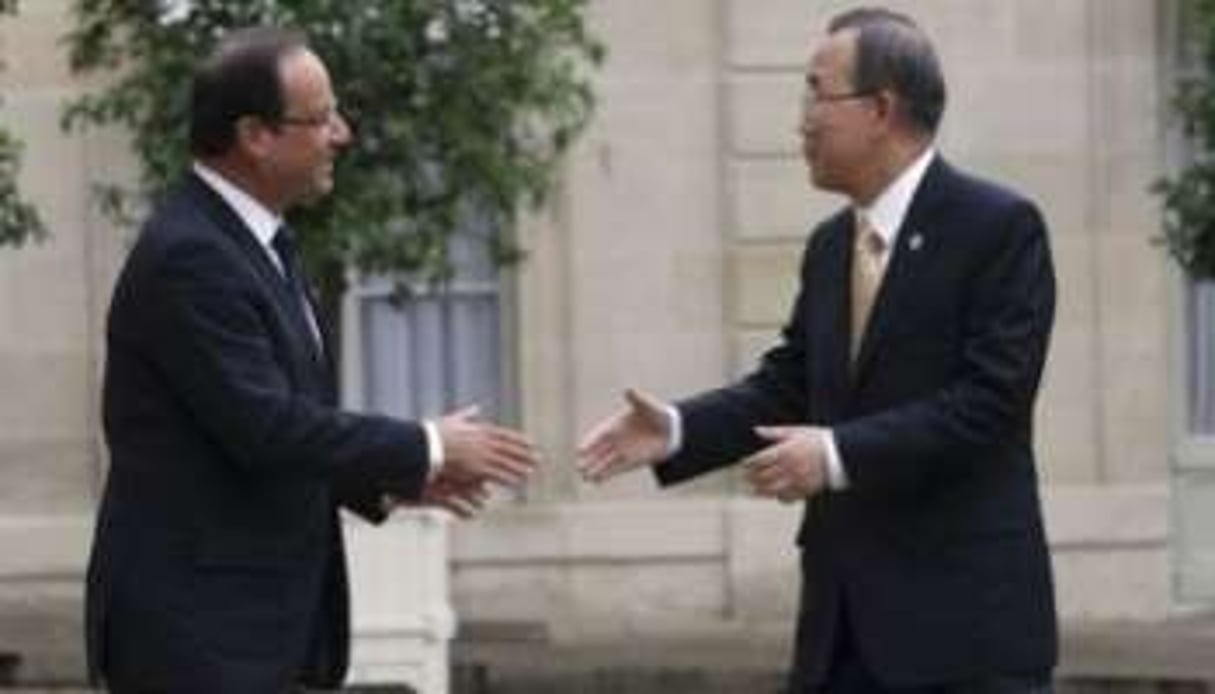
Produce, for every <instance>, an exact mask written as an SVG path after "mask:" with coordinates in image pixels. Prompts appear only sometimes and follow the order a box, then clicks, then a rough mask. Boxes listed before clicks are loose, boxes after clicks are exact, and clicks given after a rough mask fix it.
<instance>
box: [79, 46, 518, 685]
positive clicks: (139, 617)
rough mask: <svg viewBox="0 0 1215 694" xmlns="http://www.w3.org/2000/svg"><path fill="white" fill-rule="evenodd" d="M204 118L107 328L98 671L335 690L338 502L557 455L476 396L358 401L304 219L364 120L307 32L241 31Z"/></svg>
mask: <svg viewBox="0 0 1215 694" xmlns="http://www.w3.org/2000/svg"><path fill="white" fill-rule="evenodd" d="M190 119H191V120H190V146H191V151H192V153H193V155H194V164H193V166H192V170H191V171H190V172H189V173H188V174H187V175H186V176H185V177H184V180H183V181H182V183H181V184H180V185H179V186H178V187H177V188H176V189H175V190H174V191H172V192H171V193H170V194H169V195H168V196H167V197H166V198H165V199H164V200H163V201H162V202H161V203H160V204H159V205H158V206H157V208H156V209H155V210H154V211H153V213H152V215H151V217H150V219H149V221H148V222H147V223H146V224H145V225H144V228H143V230H142V232H141V234H140V237H139V240H138V242H137V243H136V245H135V247H134V248H133V249H132V251H131V253H130V256H129V257H128V258H127V261H126V264H125V266H124V268H123V271H122V274H121V276H120V277H119V280H118V284H117V286H116V288H115V290H114V296H113V300H112V304H111V309H110V314H109V322H108V325H107V355H106V368H105V385H104V393H103V399H104V410H105V412H104V418H105V434H106V441H107V443H108V445H109V450H110V469H109V476H108V479H107V482H106V487H105V492H104V496H103V499H102V503H101V508H100V510H99V512H98V518H97V526H96V535H95V539H94V544H93V551H92V557H91V559H90V564H89V571H88V586H87V599H86V611H87V615H86V622H87V624H86V628H87V637H88V654H89V666H90V674H91V676H92V677H93V678H94V679H104V680H105V682H106V684H107V685H108V686H109V688H110V690H111V691H114V692H117V693H119V694H122V693H126V692H173V693H174V694H180V693H183V692H198V693H200V694H202V693H204V692H205V693H207V694H214V693H216V692H224V693H225V694H237V693H249V694H267V693H269V692H284V691H295V690H297V689H298V688H300V687H303V686H307V687H321V688H331V687H336V686H338V685H339V684H340V682H341V680H342V677H343V674H344V672H345V669H346V664H347V650H348V634H349V626H348V615H347V613H348V609H347V585H346V574H345V570H346V569H345V556H344V551H343V546H342V535H341V528H340V524H339V518H338V512H337V509H338V507H339V506H342V507H346V508H348V509H350V510H352V511H354V512H356V513H359V514H360V515H363V516H365V517H367V518H369V519H371V520H376V521H378V520H381V519H383V518H384V517H385V515H386V514H387V513H388V511H390V510H391V506H392V504H394V503H396V502H398V501H416V502H421V503H432V504H437V505H442V506H445V507H447V508H450V509H452V510H454V511H456V512H458V513H461V514H471V513H473V512H475V511H476V510H477V509H478V508H479V507H480V505H481V504H482V503H483V501H484V500H485V493H486V489H485V485H486V484H488V483H498V484H504V485H511V486H516V485H520V484H522V483H523V482H524V481H525V480H526V478H527V477H528V475H529V474H530V472H531V471H532V469H533V468H534V466H535V462H536V461H535V455H534V452H533V449H532V446H531V444H530V443H529V442H528V441H527V440H526V439H525V438H523V436H522V435H520V434H518V433H516V432H513V431H510V430H507V429H503V428H499V427H497V426H494V425H491V424H488V423H484V422H481V421H478V420H477V419H476V418H475V416H474V414H473V413H472V412H470V411H462V412H458V413H454V414H450V415H448V416H446V417H443V418H441V419H439V420H436V421H427V422H406V421H399V420H394V419H390V418H387V417H379V416H371V415H356V414H353V413H348V412H342V411H340V410H338V409H337V395H336V386H335V379H334V365H333V364H332V363H331V362H330V359H331V356H332V354H333V352H332V347H331V345H330V344H329V343H328V342H327V340H326V337H325V334H324V330H323V326H322V325H321V322H320V321H318V320H317V316H316V314H315V313H314V310H313V304H312V301H311V297H310V294H309V292H308V288H307V283H306V281H305V280H304V278H303V277H302V275H301V273H300V271H299V263H298V259H297V257H296V252H295V248H294V242H293V239H292V236H291V231H290V229H289V228H288V227H287V226H286V225H285V224H284V221H283V215H284V213H285V212H286V211H287V210H288V209H289V208H291V207H292V206H295V205H298V204H304V203H307V202H310V201H313V200H316V199H317V198H320V197H321V196H323V195H325V194H327V193H328V192H330V189H331V188H332V187H333V162H334V157H335V156H336V155H337V153H338V151H339V150H340V149H341V148H342V147H343V146H345V145H346V144H347V143H349V141H350V138H351V133H350V129H349V128H348V126H347V124H346V122H345V121H344V120H343V119H342V116H341V115H340V114H339V113H338V111H337V105H336V100H335V98H334V95H333V91H332V87H331V85H330V81H329V76H328V73H327V71H326V69H325V66H324V64H323V63H322V62H321V60H320V59H319V58H318V57H317V56H316V55H315V54H314V53H313V52H312V51H311V50H309V49H308V47H307V45H306V43H305V42H304V40H303V38H302V37H300V36H298V35H296V34H293V33H289V32H284V31H279V30H275V29H249V30H243V31H238V32H234V33H232V34H230V35H228V36H227V37H226V38H224V40H223V41H222V42H221V43H220V45H219V46H218V48H217V49H216V51H215V52H214V53H213V54H212V55H211V56H210V57H209V58H208V59H207V60H206V61H205V62H204V63H203V64H202V65H201V66H200V68H199V69H198V71H197V73H196V76H195V80H194V85H193V94H192V103H191V112H190Z"/></svg>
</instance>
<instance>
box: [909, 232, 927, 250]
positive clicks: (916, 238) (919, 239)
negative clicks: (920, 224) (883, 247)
mask: <svg viewBox="0 0 1215 694" xmlns="http://www.w3.org/2000/svg"><path fill="white" fill-rule="evenodd" d="M907 247H908V248H910V249H911V250H913V251H918V250H920V249H921V248H923V247H924V235H923V234H912V235H911V238H910V239H907Z"/></svg>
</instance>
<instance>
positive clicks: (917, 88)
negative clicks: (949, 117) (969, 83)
mask: <svg viewBox="0 0 1215 694" xmlns="http://www.w3.org/2000/svg"><path fill="white" fill-rule="evenodd" d="M847 29H853V30H856V32H857V39H856V64H855V66H854V70H855V72H854V74H853V75H852V86H853V88H854V89H855V90H856V91H858V92H876V91H879V90H882V89H890V90H892V91H893V92H894V93H895V95H897V96H898V97H899V101H900V103H901V104H902V111H903V116H904V117H905V118H906V120H907V122H908V123H909V124H910V125H911V126H912V127H914V128H916V129H917V130H919V131H920V132H922V133H925V134H928V135H932V134H934V133H936V131H937V127H938V126H939V125H940V123H941V115H942V114H943V113H944V112H945V77H944V76H943V75H942V73H941V64H940V61H939V60H937V53H936V50H935V49H934V48H933V47H932V42H931V41H929V40H928V36H927V34H925V33H924V32H923V31H922V30H921V29H920V27H919V26H917V25H916V23H915V22H914V21H912V19H911V18H910V17H908V16H907V15H904V14H900V13H898V12H894V11H892V10H887V9H884V8H879V7H862V8H859V9H855V10H849V11H847V12H843V13H841V14H839V15H836V16H835V17H834V18H833V19H832V20H831V23H830V24H829V25H828V31H829V32H830V33H832V34H834V33H836V32H839V31H844V30H847Z"/></svg>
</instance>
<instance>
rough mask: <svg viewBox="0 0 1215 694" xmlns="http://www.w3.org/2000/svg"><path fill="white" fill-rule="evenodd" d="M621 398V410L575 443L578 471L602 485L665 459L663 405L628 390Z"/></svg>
mask: <svg viewBox="0 0 1215 694" xmlns="http://www.w3.org/2000/svg"><path fill="white" fill-rule="evenodd" d="M624 399H625V403H626V405H625V407H624V408H623V409H621V410H619V411H617V412H616V413H614V414H612V415H611V416H609V417H608V418H606V419H604V420H603V421H601V422H599V423H597V424H596V425H595V426H593V427H592V428H591V430H590V431H589V432H588V433H587V434H586V435H585V436H584V437H583V438H582V441H581V443H579V445H578V469H579V471H580V472H581V473H582V476H583V478H584V479H587V480H589V481H591V482H602V481H604V480H607V479H609V478H612V477H615V476H617V475H620V474H622V473H625V472H628V471H630V470H635V469H637V468H640V467H645V466H649V465H654V464H656V463H658V462H659V461H660V460H662V459H663V458H664V457H665V456H666V452H667V443H668V441H669V440H670V437H671V422H670V417H669V416H668V414H667V411H666V406H665V404H664V403H663V402H662V401H660V400H658V399H657V398H654V397H653V396H650V395H647V394H645V393H642V392H640V391H638V390H634V389H632V388H629V389H628V390H626V391H625V392H624Z"/></svg>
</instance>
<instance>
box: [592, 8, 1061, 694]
mask: <svg viewBox="0 0 1215 694" xmlns="http://www.w3.org/2000/svg"><path fill="white" fill-rule="evenodd" d="M944 105H945V83H944V79H943V77H942V74H941V71H940V67H939V65H938V61H937V57H936V54H935V51H934V50H933V48H932V45H931V43H930V42H929V40H928V38H927V37H926V36H925V34H924V33H923V32H922V31H921V30H920V29H919V28H918V27H917V26H916V25H915V24H914V23H913V22H912V21H911V20H910V19H909V18H907V17H905V16H903V15H901V14H897V13H894V12H890V11H887V10H882V9H860V10H853V11H849V12H845V13H843V14H841V15H839V16H837V17H836V18H835V19H833V20H832V22H831V23H830V26H829V30H828V33H827V35H826V37H824V38H823V39H822V41H821V42H820V43H819V45H818V47H817V49H816V50H815V51H814V52H813V54H812V56H811V58H810V62H809V68H808V70H807V73H806V96H805V102H804V105H803V108H804V111H803V113H802V122H801V126H800V128H799V132H800V135H801V145H802V148H801V149H802V154H803V156H804V158H805V161H806V164H807V168H808V169H809V173H810V180H811V182H812V183H813V185H815V186H817V187H819V188H822V189H825V190H830V191H834V192H838V193H841V194H842V195H844V196H845V197H847V198H848V203H849V204H848V206H847V207H846V208H845V209H844V210H841V211H840V212H839V213H837V214H836V215H834V216H833V217H831V218H830V219H827V220H826V221H824V222H823V223H822V224H820V225H819V226H818V227H817V228H816V229H815V230H814V231H813V232H812V233H811V235H810V239H809V241H808V243H807V246H806V250H805V253H804V256H803V260H802V267H801V288H800V292H799V294H798V297H797V299H796V302H795V303H794V305H793V307H792V312H791V314H790V317H789V320H788V322H787V324H786V326H785V329H784V332H783V336H782V340H781V341H780V343H779V344H777V345H776V346H775V347H774V348H772V349H771V350H770V351H768V352H767V354H765V356H764V357H763V359H762V361H761V363H760V364H759V366H758V368H757V369H756V370H755V371H754V372H753V373H752V374H750V375H749V376H747V377H746V378H744V379H743V380H741V381H740V382H738V383H735V384H733V385H730V386H727V387H724V388H720V389H717V390H713V391H709V392H706V393H703V394H700V395H697V396H695V397H692V398H689V399H686V400H683V401H680V402H678V403H676V404H674V405H669V404H667V403H663V402H661V401H658V400H655V399H654V398H652V397H650V396H648V395H645V394H643V393H640V392H637V391H629V392H628V393H627V394H626V395H627V400H628V402H627V404H626V407H625V408H624V409H622V410H621V411H619V412H617V413H615V414H614V415H612V416H611V417H609V418H608V419H606V420H604V421H603V422H601V423H599V424H598V425H597V426H596V427H595V428H593V429H592V430H591V432H590V433H589V434H588V435H587V436H586V437H585V438H584V440H583V442H582V445H581V447H580V458H581V460H580V465H581V467H582V470H583V473H584V475H585V476H587V477H588V478H589V479H591V480H594V481H598V480H603V479H606V478H608V477H611V476H613V475H616V474H619V473H621V472H624V471H627V470H630V469H633V468H637V467H643V466H651V467H652V468H653V469H654V472H655V474H656V476H657V478H658V481H659V482H660V483H662V484H664V485H666V484H674V483H677V482H681V481H684V480H686V479H689V478H691V477H694V476H697V475H700V474H703V473H705V472H708V471H711V470H715V469H717V468H720V467H723V466H725V465H728V464H731V463H733V462H735V461H740V460H741V461H742V465H743V466H744V468H745V471H746V477H747V479H748V481H749V483H750V484H751V485H752V487H753V488H754V490H755V492H756V493H757V494H759V495H761V496H764V497H770V498H773V499H777V500H780V501H782V502H785V503H799V504H802V505H803V508H804V516H803V522H802V526H801V530H800V532H799V535H798V544H799V545H800V546H801V548H802V572H803V586H802V595H801V610H800V613H799V615H798V626H797V638H796V646H795V653H794V659H793V668H792V673H791V676H790V680H789V692H790V694H810V693H812V692H822V693H837V692H845V693H856V694H875V693H877V694H880V693H881V692H907V693H922V694H929V693H937V694H995V693H997V692H1001V693H1004V692H1010V693H1011V692H1017V693H1031V692H1033V693H1041V692H1049V691H1050V689H1051V684H1050V679H1051V672H1052V670H1053V668H1054V664H1055V660H1056V623H1055V622H1056V620H1055V607H1054V597H1053V587H1052V579H1051V571H1050V562H1049V557H1048V553H1047V547H1046V542H1045V539H1044V533H1043V527H1042V518H1041V510H1040V502H1039V498H1038V492H1037V477H1036V472H1035V463H1034V454H1033V451H1032V437H1031V430H1032V420H1033V406H1034V400H1035V397H1036V394H1037V389H1038V383H1039V379H1040V376H1041V372H1042V366H1043V362H1044V360H1045V356H1046V350H1047V343H1048V340H1049V336H1050V331H1051V327H1052V324H1053V321H1054V301H1055V293H1054V287H1055V280H1054V270H1053V266H1052V261H1051V255H1050V249H1049V246H1048V240H1047V232H1046V227H1045V224H1044V222H1043V220H1042V218H1041V216H1040V214H1039V212H1038V210H1037V209H1036V207H1035V206H1034V205H1033V204H1032V203H1031V202H1029V201H1028V200H1026V199H1025V198H1023V197H1021V196H1020V195H1018V194H1016V193H1014V192H1012V191H1010V190H1008V189H1006V188H1003V187H1000V186H997V185H994V184H992V183H989V182H986V181H983V180H981V179H978V178H975V177H972V176H969V175H967V174H964V173H962V172H960V171H958V170H957V169H955V168H953V167H952V166H950V165H949V164H947V163H946V162H945V160H944V159H943V158H942V157H941V156H940V155H939V154H937V152H936V149H935V146H934V144H933V140H934V137H935V133H936V130H937V126H938V123H939V121H940V118H941V115H942V113H943V111H944Z"/></svg>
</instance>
